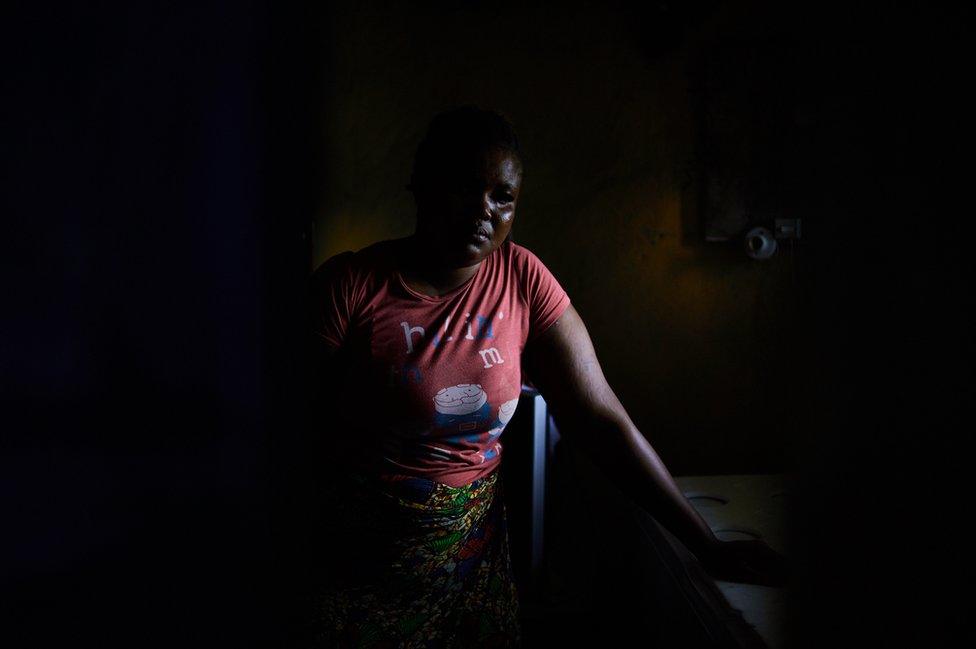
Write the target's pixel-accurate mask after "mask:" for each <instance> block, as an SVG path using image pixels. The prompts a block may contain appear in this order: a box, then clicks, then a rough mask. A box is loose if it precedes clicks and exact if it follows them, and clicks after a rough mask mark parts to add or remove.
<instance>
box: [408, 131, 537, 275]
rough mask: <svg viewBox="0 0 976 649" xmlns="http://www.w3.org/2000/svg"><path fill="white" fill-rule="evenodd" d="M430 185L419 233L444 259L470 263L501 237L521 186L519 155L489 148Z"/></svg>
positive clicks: (509, 222)
mask: <svg viewBox="0 0 976 649" xmlns="http://www.w3.org/2000/svg"><path fill="white" fill-rule="evenodd" d="M451 176H452V179H451V180H445V181H442V182H441V183H440V184H438V185H436V186H434V187H433V188H431V190H430V192H429V195H428V196H427V197H426V199H425V200H424V202H423V207H422V211H423V213H422V214H419V215H418V216H419V218H420V219H421V225H422V227H421V228H418V233H420V235H421V236H422V237H423V238H424V239H425V240H426V241H427V242H428V243H429V244H431V246H432V249H433V250H435V251H438V252H440V253H441V254H442V255H443V259H444V261H446V262H449V263H452V264H459V265H463V266H472V265H474V264H477V263H478V262H480V261H481V260H482V259H484V258H485V257H487V256H488V255H489V254H490V253H491V252H492V251H493V250H495V249H496V248H498V247H499V246H500V245H502V243H504V241H505V237H507V236H508V233H509V231H510V230H511V229H512V222H513V221H514V219H515V205H516V203H517V202H518V197H519V190H520V188H521V185H522V165H521V163H520V162H519V159H518V156H516V155H515V154H513V153H512V152H511V151H507V150H505V149H501V148H490V149H488V150H487V151H485V152H484V153H482V154H481V155H480V156H478V159H477V160H476V161H474V162H473V163H467V164H462V165H461V166H460V167H459V168H457V169H455V170H454V172H453V173H452V174H451Z"/></svg>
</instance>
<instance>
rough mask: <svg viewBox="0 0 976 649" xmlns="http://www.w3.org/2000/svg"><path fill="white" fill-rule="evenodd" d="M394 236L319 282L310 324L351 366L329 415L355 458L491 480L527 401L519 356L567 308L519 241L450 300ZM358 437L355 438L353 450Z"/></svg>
mask: <svg viewBox="0 0 976 649" xmlns="http://www.w3.org/2000/svg"><path fill="white" fill-rule="evenodd" d="M395 245H396V242H395V241H392V240H391V241H381V242H378V243H375V244H373V245H371V246H368V247H366V248H364V249H362V250H360V251H359V252H356V253H353V252H343V253H340V254H338V255H335V256H333V257H331V258H330V259H328V260H327V261H326V262H324V263H323V264H322V265H321V266H319V268H318V269H317V270H316V272H315V273H314V275H313V278H312V279H313V281H312V283H311V287H312V296H311V297H312V301H313V328H314V333H315V334H316V339H317V340H319V341H320V342H321V343H322V344H324V345H326V346H327V347H330V348H334V349H343V351H344V352H346V355H347V356H348V358H349V359H351V362H350V363H349V364H348V366H346V367H345V368H344V369H343V370H342V371H343V373H344V374H343V377H342V381H341V385H342V387H341V388H340V390H341V391H342V394H341V395H337V396H338V398H337V399H336V400H335V401H334V403H335V404H336V406H335V409H336V410H338V411H340V412H334V413H331V414H332V415H333V416H334V417H335V418H336V419H337V420H339V422H340V425H341V428H338V429H337V428H335V427H334V426H330V427H329V428H330V429H332V430H340V431H342V433H343V435H347V434H348V435H351V436H352V438H353V439H351V440H350V439H347V440H343V442H344V443H342V444H341V445H336V447H335V448H336V449H337V450H336V452H339V453H344V454H347V455H349V457H347V458H345V459H346V460H347V461H348V462H349V463H351V464H354V465H358V466H360V467H367V468H369V469H371V470H378V471H379V473H380V474H381V475H386V476H421V477H426V478H429V479H431V480H435V481H437V482H441V483H443V484H447V485H450V486H454V487H457V486H461V485H465V484H469V483H471V482H472V481H474V480H476V479H477V478H480V477H482V476H484V475H487V474H489V473H491V471H493V470H494V469H495V468H496V467H497V466H498V463H499V461H500V460H501V454H502V443H501V435H502V432H503V431H504V429H505V426H506V425H507V424H508V422H509V420H510V419H511V418H512V415H513V413H514V412H515V408H516V406H517V405H518V400H519V394H520V393H521V388H522V375H521V353H522V350H523V349H524V348H525V346H526V344H527V343H528V342H530V341H531V340H533V339H534V338H535V337H537V336H538V335H539V334H541V333H542V332H543V331H545V330H546V329H547V328H548V327H549V326H550V325H552V324H553V323H554V322H555V321H556V320H557V319H558V318H559V317H560V316H561V315H562V313H563V311H565V310H566V308H567V307H568V306H569V303H570V300H569V296H568V295H567V294H566V291H564V290H563V288H562V287H561V286H560V285H559V282H558V281H556V278H555V277H554V276H553V275H552V273H550V272H549V270H548V269H547V268H546V267H545V265H543V263H542V262H541V261H540V260H539V258H538V257H537V256H536V255H535V254H534V253H532V252H531V251H529V250H528V249H527V248H524V247H522V246H520V245H517V244H515V243H513V242H511V241H509V242H506V243H504V244H503V245H501V246H500V247H498V248H497V249H496V250H494V251H493V252H492V253H491V254H490V255H489V256H488V257H486V258H485V260H484V261H483V262H482V264H481V266H480V267H479V268H478V271H477V272H476V273H475V274H474V275H473V276H472V277H471V278H470V279H469V280H468V281H466V282H465V283H464V284H462V285H461V286H459V287H457V288H456V289H454V290H452V291H451V292H450V293H448V294H446V295H443V296H440V297H432V296H429V295H425V294H423V293H419V292H417V291H415V290H413V289H411V288H410V287H409V286H408V285H407V284H406V283H405V282H404V281H403V278H402V277H401V275H400V273H399V272H398V271H397V269H396V267H395V258H396V257H395V254H394V253H393V250H394V246H395ZM349 442H353V443H351V444H350V443H349Z"/></svg>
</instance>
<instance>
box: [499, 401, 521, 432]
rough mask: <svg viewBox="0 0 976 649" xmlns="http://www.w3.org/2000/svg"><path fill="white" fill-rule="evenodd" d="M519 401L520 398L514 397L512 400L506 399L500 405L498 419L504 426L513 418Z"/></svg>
mask: <svg viewBox="0 0 976 649" xmlns="http://www.w3.org/2000/svg"><path fill="white" fill-rule="evenodd" d="M518 402H519V400H518V399H512V400H511V401H506V402H505V403H503V404H502V405H500V406H499V407H498V421H500V422H501V423H502V425H503V426H505V425H507V424H508V422H510V421H511V420H512V415H514V414H515V409H516V408H518Z"/></svg>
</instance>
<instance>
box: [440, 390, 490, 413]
mask: <svg viewBox="0 0 976 649" xmlns="http://www.w3.org/2000/svg"><path fill="white" fill-rule="evenodd" d="M487 401H488V395H487V394H486V393H485V391H484V390H482V389H481V386H480V385H478V384H477V383H459V384H457V385H455V386H453V387H450V388H444V389H442V390H438V392H437V394H436V395H435V396H434V408H435V409H436V410H437V412H438V413H440V414H442V415H469V414H471V413H473V412H477V411H478V410H479V409H480V408H481V407H482V406H483V405H485V403H486V402H487Z"/></svg>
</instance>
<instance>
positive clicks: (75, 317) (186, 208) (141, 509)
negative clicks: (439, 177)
mask: <svg viewBox="0 0 976 649" xmlns="http://www.w3.org/2000/svg"><path fill="white" fill-rule="evenodd" d="M4 22H5V24H4V27H5V28H7V30H9V34H7V36H6V38H4V45H5V48H9V50H7V51H5V52H4V60H5V61H7V63H8V65H7V66H5V74H4V78H3V84H4V90H3V97H4V103H5V108H6V109H8V110H9V109H11V108H12V109H13V111H12V112H8V113H7V114H8V115H10V117H9V118H8V119H6V120H5V121H4V127H5V128H4V139H5V146H4V148H5V153H8V156H7V157H8V161H7V166H6V167H5V173H4V191H3V193H4V203H5V205H6V207H5V209H4V210H3V212H4V214H3V216H4V224H5V226H7V227H9V228H11V229H12V230H13V237H12V239H11V238H10V237H7V236H5V237H4V239H5V241H4V243H5V250H6V249H7V245H8V244H10V243H11V242H12V244H13V246H12V249H11V250H9V252H7V253H5V254H4V256H3V257H4V258H3V264H4V273H3V276H4V290H3V297H4V316H3V330H2V331H3V343H2V347H3V349H2V361H0V367H2V384H0V385H2V396H3V404H4V413H5V417H4V420H3V423H2V424H0V430H2V433H0V437H2V445H3V451H2V453H0V463H2V468H0V481H2V485H3V486H2V492H0V499H2V503H3V507H2V511H3V514H2V519H0V529H2V530H3V533H2V537H3V540H2V547H3V549H4V550H3V556H4V559H3V575H2V578H0V581H2V593H0V597H2V602H0V604H2V609H0V614H2V621H0V635H2V636H3V640H0V642H2V644H3V645H4V646H9V647H41V646H61V645H65V644H71V645H74V646H85V647H88V646H145V647H157V646H158V647H163V646H166V647H173V646H275V645H278V646H280V639H279V638H277V637H276V638H275V639H271V637H270V636H269V634H270V633H272V631H271V629H273V628H275V624H274V622H273V618H274V613H275V605H276V603H277V602H278V601H279V600H280V598H278V597H274V596H273V595H272V593H278V592H287V590H288V589H287V588H281V587H278V586H275V585H274V582H273V580H272V578H273V577H274V576H275V575H276V574H278V573H280V572H281V571H280V570H279V571H276V570H274V569H273V568H272V565H273V563H272V562H273V559H274V557H276V556H278V553H276V551H275V547H276V546H275V544H274V543H273V541H276V540H281V539H283V538H284V539H287V538H288V535H287V534H284V533H283V534H281V535H279V536H278V537H274V535H273V533H272V527H273V525H275V524H280V525H281V527H282V528H284V527H287V520H288V516H287V514H286V512H287V511H289V510H288V507H287V505H286V504H282V503H281V502H279V501H277V499H279V496H280V494H282V493H285V492H286V491H288V490H286V489H284V488H280V487H283V485H284V484H285V482H284V481H283V480H282V475H281V474H284V475H287V471H285V470H284V469H281V465H278V466H276V465H275V464H274V463H273V462H272V457H273V456H274V453H275V452H281V453H284V454H286V455H287V454H288V453H289V451H288V449H289V448H291V447H293V446H294V439H295V438H296V437H297V433H296V432H295V431H296V430H297V429H298V426H299V425H300V423H301V422H302V421H303V414H302V412H301V407H302V403H303V402H302V399H301V397H302V393H301V390H302V388H303V383H302V381H301V379H300V376H301V372H300V361H301V357H300V355H299V354H297V353H295V350H296V341H300V340H301V336H300V335H298V334H300V331H301V326H302V325H303V321H302V320H301V312H300V308H301V302H300V301H299V300H300V298H301V296H302V291H303V289H304V281H305V276H306V271H307V268H308V264H309V261H308V258H307V256H308V255H309V254H310V249H309V246H308V242H307V240H303V239H302V233H303V226H304V219H303V218H302V217H301V215H303V214H308V213H309V212H310V211H311V209H312V207H311V203H310V201H309V198H311V197H312V196H313V194H312V192H311V190H310V188H311V186H312V182H311V178H310V177H309V176H308V175H309V174H312V173H314V172H313V167H314V165H315V156H314V152H313V151H312V150H311V149H309V148H308V147H307V146H306V144H305V143H306V142H307V140H306V139H305V138H306V135H307V133H308V132H309V131H310V130H314V128H315V120H316V117H315V115H314V114H313V113H312V112H311V111H310V110H308V109H306V107H309V106H312V105H313V104H315V103H316V102H317V101H319V100H318V99H316V95H317V93H319V92H321V89H320V88H318V87H317V86H316V85H315V84H313V83H310V80H311V79H316V78H318V77H319V76H320V74H321V72H320V70H321V66H319V65H317V64H310V63H308V61H310V59H308V58H307V57H304V56H303V54H304V51H305V50H306V49H307V47H308V42H309V40H311V37H310V36H307V35H306V34H310V33H311V32H304V31H303V25H314V24H317V22H318V21H317V19H316V18H315V14H314V12H311V11H308V12H306V11H305V10H304V9H302V10H297V9H286V8H283V7H278V8H274V9H272V8H270V7H268V6H267V5H266V4H265V3H261V2H244V3H220V2H203V3H185V4H183V5H182V6H180V5H179V4H174V3H163V2H148V3H147V2H142V3H94V4H85V5H83V6H82V5H78V6H58V5H55V4H50V3H31V4H30V6H22V7H19V11H18V12H17V14H16V16H15V17H14V18H13V19H10V20H5V21H4ZM7 30H5V31H7ZM315 180H316V182H318V181H320V180H321V176H320V175H319V174H315ZM296 216H297V217H298V218H297V220H296ZM276 472H277V473H276ZM281 498H282V499H283V500H286V498H285V497H284V496H281ZM275 502H277V504H275ZM282 543H283V544H285V541H284V540H283V541H282Z"/></svg>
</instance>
